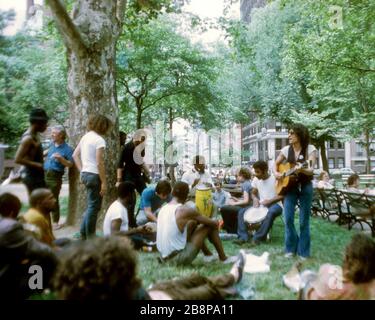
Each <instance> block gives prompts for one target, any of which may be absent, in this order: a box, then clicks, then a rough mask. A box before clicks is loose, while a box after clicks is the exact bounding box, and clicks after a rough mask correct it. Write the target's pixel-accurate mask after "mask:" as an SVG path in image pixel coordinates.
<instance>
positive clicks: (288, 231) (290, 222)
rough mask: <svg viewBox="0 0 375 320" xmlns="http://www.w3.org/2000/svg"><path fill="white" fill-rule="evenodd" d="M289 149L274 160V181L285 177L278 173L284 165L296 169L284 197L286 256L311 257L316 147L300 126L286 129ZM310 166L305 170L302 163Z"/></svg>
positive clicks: (296, 125) (285, 148)
mask: <svg viewBox="0 0 375 320" xmlns="http://www.w3.org/2000/svg"><path fill="white" fill-rule="evenodd" d="M288 138H289V143H290V145H289V146H286V147H284V148H283V149H282V150H281V152H280V154H279V156H278V157H277V159H276V161H275V165H274V175H275V177H276V179H278V180H282V179H283V178H284V175H283V174H282V173H281V172H280V168H279V167H280V165H281V164H282V163H283V162H287V163H289V164H290V165H292V166H296V165H297V166H299V167H300V168H299V169H297V170H296V171H295V172H294V174H295V179H291V180H292V181H293V180H294V181H293V183H292V184H291V185H290V187H289V188H288V189H287V191H286V192H285V194H284V218H285V252H286V254H285V257H287V258H289V257H292V256H293V255H295V254H298V256H299V257H300V258H301V259H303V260H304V259H306V258H308V257H309V256H310V214H311V202H312V197H313V187H312V182H311V181H312V179H313V168H314V166H315V162H316V148H315V147H314V146H313V145H310V144H309V141H310V134H309V131H308V129H307V128H306V127H305V126H303V125H302V124H294V125H293V126H292V127H291V128H290V129H289V134H288ZM306 161H308V163H310V165H309V167H308V168H304V166H302V164H304V163H306ZM297 202H299V205H300V215H299V224H300V235H299V236H298V234H297V231H296V228H295V226H294V212H295V207H296V204H297Z"/></svg>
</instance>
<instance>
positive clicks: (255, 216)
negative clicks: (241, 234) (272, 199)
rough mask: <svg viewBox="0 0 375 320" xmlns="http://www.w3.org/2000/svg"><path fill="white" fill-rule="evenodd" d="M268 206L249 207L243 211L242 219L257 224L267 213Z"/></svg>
mask: <svg viewBox="0 0 375 320" xmlns="http://www.w3.org/2000/svg"><path fill="white" fill-rule="evenodd" d="M267 212H268V208H267V207H263V206H260V207H258V208H254V207H251V208H249V209H247V210H246V211H245V214H244V220H245V222H247V223H248V224H257V223H260V222H262V221H263V220H264V219H265V218H266V215H267Z"/></svg>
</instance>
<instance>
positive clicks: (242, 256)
mask: <svg viewBox="0 0 375 320" xmlns="http://www.w3.org/2000/svg"><path fill="white" fill-rule="evenodd" d="M245 263H246V253H245V251H243V250H240V253H239V254H238V256H237V261H236V262H235V263H234V264H233V267H232V269H231V272H230V273H232V274H233V275H235V272H236V271H237V275H238V278H237V281H236V283H238V282H240V281H241V279H242V275H243V269H244V267H245Z"/></svg>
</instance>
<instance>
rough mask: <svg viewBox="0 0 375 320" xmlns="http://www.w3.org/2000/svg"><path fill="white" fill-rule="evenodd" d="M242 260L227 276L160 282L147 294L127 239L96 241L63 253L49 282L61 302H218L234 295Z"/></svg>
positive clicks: (241, 258)
mask: <svg viewBox="0 0 375 320" xmlns="http://www.w3.org/2000/svg"><path fill="white" fill-rule="evenodd" d="M245 259H246V256H245V255H244V253H242V252H240V254H239V256H238V260H237V261H236V262H235V263H234V265H233V267H232V268H231V270H230V272H229V273H227V274H224V275H220V276H216V277H203V276H201V275H199V274H192V275H190V276H188V277H185V278H182V279H176V280H169V281H163V282H160V283H158V284H155V285H154V286H152V287H151V288H150V289H149V290H147V291H146V290H145V289H143V287H142V282H141V280H140V279H139V277H138V275H137V267H138V261H137V255H136V252H135V251H134V250H133V248H132V245H131V242H130V240H129V239H127V238H124V237H117V236H111V237H106V238H96V239H91V240H89V241H85V242H82V243H80V244H78V245H76V246H72V247H70V248H69V249H67V250H66V251H64V253H63V255H62V256H61V260H60V264H59V266H58V268H57V271H56V273H55V277H54V280H53V288H54V293H55V294H56V297H57V298H58V299H63V300H78V301H92V300H219V299H224V298H226V297H228V296H230V295H233V294H235V293H236V290H235V288H234V285H235V284H236V283H238V282H239V281H240V280H241V278H242V273H243V267H244V264H245Z"/></svg>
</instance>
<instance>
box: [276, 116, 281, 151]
mask: <svg viewBox="0 0 375 320" xmlns="http://www.w3.org/2000/svg"><path fill="white" fill-rule="evenodd" d="M275 129H276V132H281V129H282V126H281V122H276V125H275ZM276 150H279V149H277V148H276Z"/></svg>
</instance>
